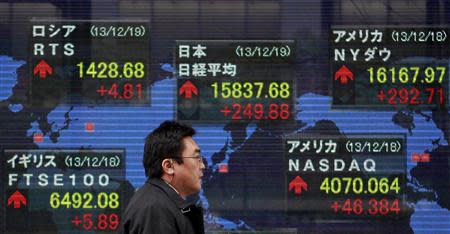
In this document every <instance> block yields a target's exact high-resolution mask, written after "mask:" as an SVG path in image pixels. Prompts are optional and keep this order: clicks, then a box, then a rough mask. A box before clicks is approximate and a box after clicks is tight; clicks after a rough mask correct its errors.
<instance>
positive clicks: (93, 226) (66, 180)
mask: <svg viewBox="0 0 450 234" xmlns="http://www.w3.org/2000/svg"><path fill="white" fill-rule="evenodd" d="M4 156H5V157H4V158H3V161H2V171H3V178H2V181H4V182H5V183H6V186H4V191H2V192H3V194H5V195H6V196H8V198H7V204H8V207H7V208H6V209H4V211H3V212H4V217H6V225H5V227H4V228H5V229H4V230H3V231H5V232H6V233H15V232H24V231H26V230H28V228H29V225H28V223H29V221H30V220H28V218H27V217H30V215H29V214H28V213H32V212H41V217H35V219H36V220H35V221H39V220H40V222H37V224H35V225H37V226H34V227H33V228H35V229H36V230H47V231H49V232H50V231H52V230H49V229H48V226H49V223H48V222H49V220H46V219H45V218H44V217H53V222H55V223H54V224H55V226H56V227H57V228H58V231H68V232H84V231H102V232H104V233H115V232H117V230H118V228H119V224H120V217H121V214H122V212H123V208H124V207H123V206H124V205H123V201H124V198H123V196H124V194H123V188H122V187H121V183H120V182H121V181H123V180H124V178H125V158H124V151H123V150H117V149H103V150H71V149H67V150H61V149H38V150H22V149H6V150H5V151H4Z"/></svg>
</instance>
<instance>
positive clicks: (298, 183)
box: [289, 176, 308, 194]
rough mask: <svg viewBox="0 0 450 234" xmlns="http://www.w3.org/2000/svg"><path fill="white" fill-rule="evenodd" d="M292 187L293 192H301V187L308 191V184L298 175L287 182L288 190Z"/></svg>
mask: <svg viewBox="0 0 450 234" xmlns="http://www.w3.org/2000/svg"><path fill="white" fill-rule="evenodd" d="M292 189H295V190H294V193H295V194H301V193H302V189H304V190H306V191H308V184H307V183H306V182H305V181H304V180H303V179H302V177H300V176H296V177H295V178H294V179H293V180H292V181H291V182H290V183H289V191H291V190H292Z"/></svg>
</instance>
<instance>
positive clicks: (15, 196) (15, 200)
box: [8, 190, 27, 209]
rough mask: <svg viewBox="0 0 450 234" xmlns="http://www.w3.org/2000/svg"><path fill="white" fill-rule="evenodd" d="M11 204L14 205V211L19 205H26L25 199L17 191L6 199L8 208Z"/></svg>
mask: <svg viewBox="0 0 450 234" xmlns="http://www.w3.org/2000/svg"><path fill="white" fill-rule="evenodd" d="M11 203H13V204H14V209H19V208H20V204H21V203H22V204H23V205H26V204H27V199H26V198H25V197H24V196H23V195H22V194H21V193H20V192H19V190H17V191H15V192H14V193H13V194H11V196H10V197H9V198H8V206H10V205H11Z"/></svg>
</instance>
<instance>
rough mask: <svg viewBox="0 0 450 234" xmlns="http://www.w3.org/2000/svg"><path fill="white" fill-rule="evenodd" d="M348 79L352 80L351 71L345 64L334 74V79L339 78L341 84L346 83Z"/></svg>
mask: <svg viewBox="0 0 450 234" xmlns="http://www.w3.org/2000/svg"><path fill="white" fill-rule="evenodd" d="M348 79H350V80H354V79H353V73H352V72H351V71H350V70H349V69H348V68H347V67H346V66H345V65H342V67H341V68H339V70H338V71H337V72H336V73H335V74H334V80H339V81H340V82H341V84H347V83H348Z"/></svg>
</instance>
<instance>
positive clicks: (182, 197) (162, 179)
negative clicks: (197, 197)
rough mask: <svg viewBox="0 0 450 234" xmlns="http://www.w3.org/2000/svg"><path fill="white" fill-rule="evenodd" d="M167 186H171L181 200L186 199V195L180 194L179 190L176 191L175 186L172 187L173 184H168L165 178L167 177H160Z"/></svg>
mask: <svg viewBox="0 0 450 234" xmlns="http://www.w3.org/2000/svg"><path fill="white" fill-rule="evenodd" d="M161 179H162V180H163V181H164V182H165V183H166V184H167V185H168V186H169V187H171V188H172V189H173V190H174V191H175V192H176V193H177V194H178V195H179V196H180V197H181V198H183V200H186V197H184V196H182V195H181V194H180V192H178V190H177V189H176V188H175V187H173V185H172V184H170V182H169V181H168V180H167V179H165V178H161Z"/></svg>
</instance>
